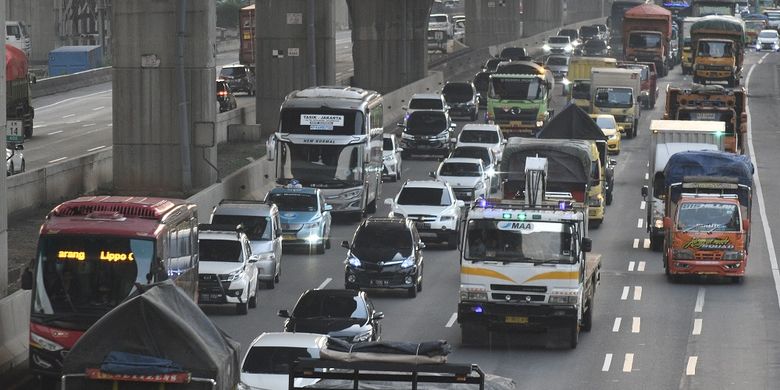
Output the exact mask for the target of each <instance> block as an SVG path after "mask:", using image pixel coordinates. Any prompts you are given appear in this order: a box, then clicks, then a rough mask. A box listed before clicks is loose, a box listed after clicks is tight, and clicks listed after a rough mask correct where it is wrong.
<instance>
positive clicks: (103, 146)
mask: <svg viewBox="0 0 780 390" xmlns="http://www.w3.org/2000/svg"><path fill="white" fill-rule="evenodd" d="M105 147H106V145H100V146H97V147H94V148H92V149H87V152H94V151H96V150H100V149H103V148H105Z"/></svg>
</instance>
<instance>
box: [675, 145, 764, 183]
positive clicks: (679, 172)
mask: <svg viewBox="0 0 780 390" xmlns="http://www.w3.org/2000/svg"><path fill="white" fill-rule="evenodd" d="M664 176H665V183H664V184H665V185H666V187H667V188H668V187H669V186H670V185H671V184H674V183H681V182H682V181H683V178H684V177H686V176H726V177H732V178H736V179H737V180H738V182H739V184H743V185H746V186H749V187H752V186H753V163H751V162H750V158H749V157H748V156H745V155H738V154H733V153H727V152H720V151H707V150H700V151H688V152H679V153H675V154H673V155H672V157H670V158H669V162H667V163H666V169H664Z"/></svg>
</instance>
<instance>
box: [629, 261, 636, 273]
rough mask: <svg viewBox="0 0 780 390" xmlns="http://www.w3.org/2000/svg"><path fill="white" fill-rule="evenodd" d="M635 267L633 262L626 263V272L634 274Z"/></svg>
mask: <svg viewBox="0 0 780 390" xmlns="http://www.w3.org/2000/svg"><path fill="white" fill-rule="evenodd" d="M635 265H636V263H635V262H633V261H629V262H628V272H634V266H635Z"/></svg>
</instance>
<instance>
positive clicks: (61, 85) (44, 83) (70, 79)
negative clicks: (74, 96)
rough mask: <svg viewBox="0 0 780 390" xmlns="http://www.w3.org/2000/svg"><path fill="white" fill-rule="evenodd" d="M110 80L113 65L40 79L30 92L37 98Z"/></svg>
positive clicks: (31, 87)
mask: <svg viewBox="0 0 780 390" xmlns="http://www.w3.org/2000/svg"><path fill="white" fill-rule="evenodd" d="M109 81H111V67H110V66H106V67H102V68H96V69H90V70H85V71H83V72H76V73H73V74H68V75H62V76H54V77H47V78H45V79H38V80H37V81H36V83H35V84H31V85H30V94H31V96H32V98H33V99H35V98H38V97H41V96H46V95H53V94H55V93H60V92H67V91H72V90H74V89H79V88H84V87H88V86H90V85H97V84H102V83H107V82H109Z"/></svg>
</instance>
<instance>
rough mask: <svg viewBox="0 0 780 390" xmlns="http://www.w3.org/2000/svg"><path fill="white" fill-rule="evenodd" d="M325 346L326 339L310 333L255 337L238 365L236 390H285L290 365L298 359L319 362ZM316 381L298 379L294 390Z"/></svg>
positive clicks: (323, 336) (280, 333)
mask: <svg viewBox="0 0 780 390" xmlns="http://www.w3.org/2000/svg"><path fill="white" fill-rule="evenodd" d="M327 345H328V336H326V335H322V334H313V333H287V332H267V333H263V334H261V335H260V336H258V337H257V338H256V339H254V341H252V344H251V345H250V346H249V349H248V350H247V351H246V355H244V360H243V361H242V362H241V382H240V383H239V385H238V387H237V388H236V389H237V390H259V389H263V390H287V388H288V385H289V383H288V374H289V367H290V363H292V362H293V361H295V360H296V359H299V358H313V359H319V357H320V351H321V350H322V349H324V348H326V347H327ZM318 381H319V380H318V379H306V378H298V379H296V380H295V387H296V388H302V387H306V386H309V385H313V384H315V383H317V382H318Z"/></svg>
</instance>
